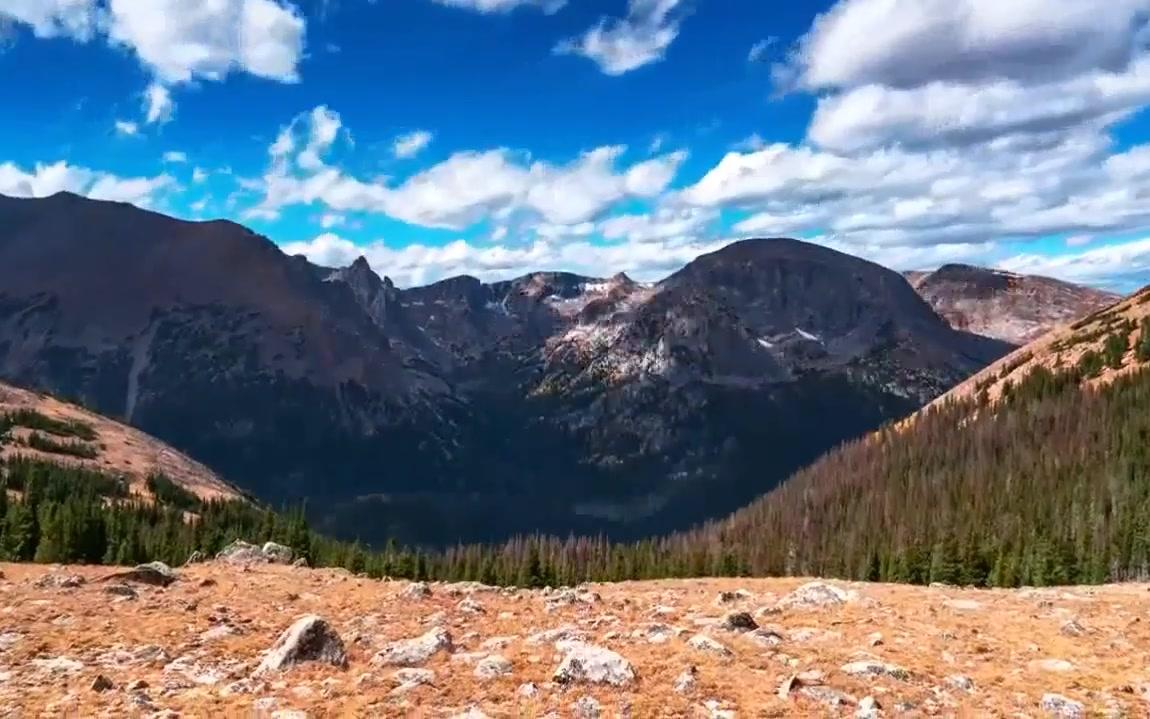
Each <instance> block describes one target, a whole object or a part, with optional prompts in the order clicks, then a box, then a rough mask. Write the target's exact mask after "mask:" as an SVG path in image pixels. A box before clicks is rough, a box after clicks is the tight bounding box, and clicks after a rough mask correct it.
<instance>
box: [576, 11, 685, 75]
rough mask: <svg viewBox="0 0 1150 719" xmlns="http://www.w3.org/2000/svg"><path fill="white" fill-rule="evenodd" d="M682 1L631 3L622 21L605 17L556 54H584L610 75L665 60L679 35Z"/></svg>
mask: <svg viewBox="0 0 1150 719" xmlns="http://www.w3.org/2000/svg"><path fill="white" fill-rule="evenodd" d="M682 5H683V1H682V0H628V3H627V15H626V16H625V17H623V18H603V19H602V20H600V21H599V24H597V25H595V26H594V27H592V28H591V29H589V30H588V31H587V32H585V33H584V34H583V35H581V36H579V37H575V38H570V39H568V40H564V41H563V42H561V43H559V44H558V45H557V46H556V47H555V52H556V53H558V54H561V55H582V56H583V57H586V58H588V59H589V60H592V61H594V62H595V63H596V64H598V65H599V68H600V69H601V70H602V71H603V72H604V73H606V74H608V75H623V74H625V73H628V72H630V71H632V70H636V69H638V68H640V67H643V66H644V65H649V64H651V63H653V62H658V61H659V60H662V59H663V56H664V55H665V54H666V52H667V48H669V47H670V46H671V43H673V42H674V41H675V38H677V37H678V36H679V26H680V24H681V22H682V20H683V14H684V13H683V11H682V9H681V6H682Z"/></svg>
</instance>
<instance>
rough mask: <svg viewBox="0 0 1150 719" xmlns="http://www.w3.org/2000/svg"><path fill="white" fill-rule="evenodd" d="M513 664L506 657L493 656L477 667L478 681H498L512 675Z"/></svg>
mask: <svg viewBox="0 0 1150 719" xmlns="http://www.w3.org/2000/svg"><path fill="white" fill-rule="evenodd" d="M511 669H512V667H511V662H510V661H509V660H508V659H507V658H506V657H501V656H499V655H498V654H493V655H491V656H489V657H487V658H486V659H483V660H481V661H480V662H479V663H478V664H476V665H475V672H474V673H475V677H476V678H477V679H485V680H486V679H496V678H498V677H502V676H506V675H508V674H510V673H511Z"/></svg>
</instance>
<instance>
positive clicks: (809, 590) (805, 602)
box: [778, 582, 856, 609]
mask: <svg viewBox="0 0 1150 719" xmlns="http://www.w3.org/2000/svg"><path fill="white" fill-rule="evenodd" d="M855 598H856V596H855V594H854V593H853V592H848V591H846V590H845V589H839V588H838V587H836V586H834V585H833V584H827V583H825V582H808V583H807V584H804V585H803V586H801V587H799V588H798V589H796V590H795V591H793V592H791V593H790V594H788V595H787V596H785V597H783V598H782V599H780V600H779V603H778V607H779V608H781V609H817V608H820V607H835V606H839V605H841V604H846V603H847V602H851V601H854V600H855Z"/></svg>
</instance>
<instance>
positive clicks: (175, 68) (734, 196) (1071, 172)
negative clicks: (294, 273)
mask: <svg viewBox="0 0 1150 719" xmlns="http://www.w3.org/2000/svg"><path fill="white" fill-rule="evenodd" d="M1148 16H1150V0H1112V2H1110V3H1109V4H1108V12H1107V13H1098V12H1094V11H1092V10H1091V8H1090V7H1089V4H1088V3H1082V2H1080V1H1079V0H1016V1H1015V2H1012V3H1009V4H1004V3H1002V2H1001V0H993V1H992V0H825V1H824V2H804V3H765V2H761V1H758V2H755V1H751V0H723V1H722V2H720V1H719V0H566V2H564V0H377V1H376V2H372V1H371V0H296V1H295V2H290V1H289V0H204V1H203V2H199V3H195V4H190V3H188V2H186V1H185V0H152V1H150V2H148V3H141V2H137V1H135V0H0V38H3V39H2V40H0V47H2V49H0V90H2V91H3V93H4V97H5V98H8V103H7V105H8V107H9V108H10V109H9V111H7V112H4V113H0V137H2V138H4V139H3V141H2V144H0V193H4V194H11V195H22V196H38V195H45V194H51V193H52V192H55V191H59V190H62V189H67V190H71V191H75V192H80V193H83V194H87V195H89V196H93V197H100V198H105V199H116V200H123V201H129V202H133V203H136V204H140V205H143V206H147V207H151V208H154V209H157V210H160V211H164V212H168V213H171V214H174V215H177V216H180V217H184V218H188V219H210V218H217V217H226V218H229V219H234V220H236V221H238V222H242V223H244V224H246V225H249V226H251V227H252V228H253V229H255V230H257V231H258V232H261V233H263V234H265V235H267V236H268V237H270V238H272V239H273V240H275V241H276V242H278V243H280V244H281V246H283V247H284V248H285V249H286V250H288V251H290V252H300V253H304V254H307V255H308V256H309V257H311V258H312V259H313V260H315V261H317V262H322V263H326V264H345V263H347V262H350V261H351V260H352V259H354V257H355V256H357V255H358V254H361V253H362V254H365V255H366V256H367V257H368V259H369V260H370V261H371V262H372V264H373V266H374V267H375V268H376V270H377V271H379V272H380V273H383V274H388V275H391V276H392V277H393V278H395V280H396V281H397V282H399V283H401V284H418V283H422V282H427V281H431V280H434V279H438V278H440V277H443V276H448V275H452V274H459V273H470V274H475V275H479V276H481V277H484V278H494V277H506V276H511V275H515V274H518V273H521V272H525V271H529V270H534V269H569V270H573V271H579V272H585V273H589V274H612V273H614V272H617V271H620V270H624V271H627V272H629V273H631V274H633V275H635V276H637V277H639V278H641V279H655V278H658V277H660V276H662V275H665V274H666V273H668V272H670V271H673V270H674V269H676V268H677V267H679V266H681V265H682V264H683V263H685V262H687V261H689V260H690V259H692V258H693V257H694V256H697V255H698V254H700V253H702V252H707V251H711V250H713V249H716V248H718V247H721V246H722V245H723V244H725V243H727V242H730V241H733V240H735V239H739V238H742V237H747V236H775V235H785V236H797V237H803V238H807V239H810V240H812V241H816V242H821V243H823V244H827V245H829V246H832V247H835V248H837V249H842V250H844V251H847V252H851V253H854V254H859V255H862V256H865V257H868V258H871V259H874V260H876V261H879V262H882V263H884V264H887V265H889V266H892V267H895V268H897V269H919V268H929V267H933V266H937V265H938V264H940V263H943V262H947V261H966V262H974V263H981V264H988V265H997V266H1001V267H1003V268H1006V269H1012V270H1017V271H1026V272H1039V273H1046V274H1053V275H1056V276H1060V277H1065V278H1067V279H1071V280H1075V281H1080V282H1087V283H1092V284H1098V285H1105V286H1109V287H1114V288H1117V289H1124V290H1129V289H1134V288H1135V287H1137V286H1140V285H1141V284H1145V283H1146V282H1150V240H1147V239H1146V238H1147V237H1150V233H1148V232H1147V229H1148V227H1150V203H1148V202H1147V201H1146V200H1147V198H1150V146H1145V147H1144V146H1143V143H1144V142H1145V141H1146V140H1147V137H1146V135H1147V122H1146V120H1145V114H1144V113H1143V112H1142V109H1143V107H1144V106H1145V105H1146V104H1148V103H1150V54H1147V51H1146V42H1145V41H1146V39H1147V37H1148V36H1147V27H1146V18H1147V17H1148ZM12 108H14V111H13V109H12Z"/></svg>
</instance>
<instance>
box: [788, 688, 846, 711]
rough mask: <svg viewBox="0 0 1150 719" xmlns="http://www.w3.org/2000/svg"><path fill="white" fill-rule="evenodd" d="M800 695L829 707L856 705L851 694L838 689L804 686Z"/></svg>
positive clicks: (800, 689)
mask: <svg viewBox="0 0 1150 719" xmlns="http://www.w3.org/2000/svg"><path fill="white" fill-rule="evenodd" d="M799 694H801V695H803V696H804V697H806V698H807V699H810V700H812V701H816V702H819V703H821V704H825V705H827V706H828V707H832V708H837V707H847V706H851V705H853V704H855V703H856V702H855V699H854V697H852V696H851V695H850V694H846V693H845V692H840V691H839V690H838V689H831V688H830V687H824V686H803V687H799Z"/></svg>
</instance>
